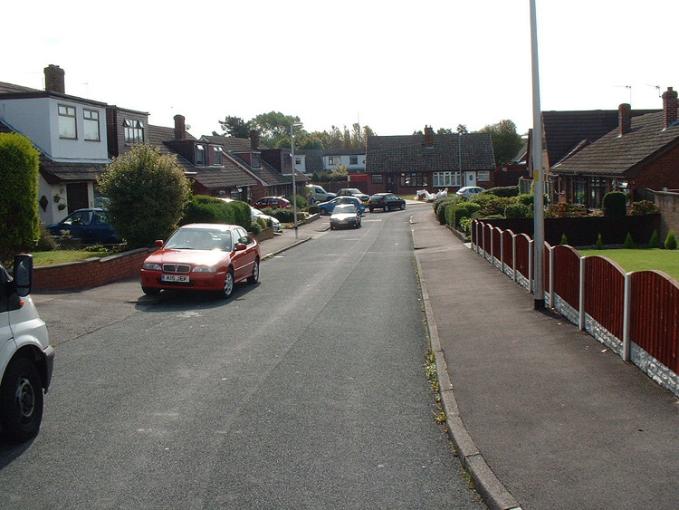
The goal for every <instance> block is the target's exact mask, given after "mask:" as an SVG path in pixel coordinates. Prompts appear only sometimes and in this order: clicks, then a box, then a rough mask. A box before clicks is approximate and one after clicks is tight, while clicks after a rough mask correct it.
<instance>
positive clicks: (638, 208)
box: [630, 200, 658, 216]
mask: <svg viewBox="0 0 679 510" xmlns="http://www.w3.org/2000/svg"><path fill="white" fill-rule="evenodd" d="M657 212H658V207H657V206H656V205H655V204H654V203H653V202H651V201H650V200H640V201H639V202H632V207H631V208H630V214H631V215H632V216H643V215H644V214H655V213H657Z"/></svg>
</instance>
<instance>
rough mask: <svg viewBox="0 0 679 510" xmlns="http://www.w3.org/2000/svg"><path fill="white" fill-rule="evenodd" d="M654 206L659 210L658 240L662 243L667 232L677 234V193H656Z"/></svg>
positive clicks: (678, 198) (678, 222)
mask: <svg viewBox="0 0 679 510" xmlns="http://www.w3.org/2000/svg"><path fill="white" fill-rule="evenodd" d="M654 195H655V205H657V206H658V209H660V217H661V219H660V240H661V241H663V240H664V239H665V237H666V236H667V232H668V231H670V230H671V231H672V232H674V233H675V234H679V193H676V192H672V191H656V192H655V193H654Z"/></svg>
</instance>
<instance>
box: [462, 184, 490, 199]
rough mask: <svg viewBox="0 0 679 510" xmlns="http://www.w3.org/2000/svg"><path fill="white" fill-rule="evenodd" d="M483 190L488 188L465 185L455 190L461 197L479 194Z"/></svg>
mask: <svg viewBox="0 0 679 510" xmlns="http://www.w3.org/2000/svg"><path fill="white" fill-rule="evenodd" d="M482 191H486V190H485V189H483V188H481V187H480V186H464V187H462V188H460V189H459V190H457V191H456V192H455V194H456V195H458V196H460V197H465V198H469V197H473V196H474V195H478V194H479V193H481V192H482Z"/></svg>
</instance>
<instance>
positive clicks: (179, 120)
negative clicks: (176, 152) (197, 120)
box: [174, 114, 186, 140]
mask: <svg viewBox="0 0 679 510" xmlns="http://www.w3.org/2000/svg"><path fill="white" fill-rule="evenodd" d="M184 138H186V119H185V118H184V116H183V115H179V114H177V115H175V116H174V139H175V140H183V139H184Z"/></svg>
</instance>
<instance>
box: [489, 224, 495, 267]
mask: <svg viewBox="0 0 679 510" xmlns="http://www.w3.org/2000/svg"><path fill="white" fill-rule="evenodd" d="M490 263H491V264H493V228H492V227H491V229H490ZM493 265H495V264H493Z"/></svg>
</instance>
